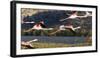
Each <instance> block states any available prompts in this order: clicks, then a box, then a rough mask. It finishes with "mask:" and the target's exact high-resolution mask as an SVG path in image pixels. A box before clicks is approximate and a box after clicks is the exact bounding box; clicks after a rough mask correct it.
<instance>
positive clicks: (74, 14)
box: [60, 11, 92, 21]
mask: <svg viewBox="0 0 100 58" xmlns="http://www.w3.org/2000/svg"><path fill="white" fill-rule="evenodd" d="M88 16H92V14H90V13H89V12H88V11H87V12H86V14H85V15H84V16H78V15H77V12H74V13H73V14H72V15H70V16H69V17H68V18H65V19H61V20H60V21H64V20H67V19H75V18H86V17H88Z"/></svg>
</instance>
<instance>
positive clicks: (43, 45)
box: [22, 42, 92, 49]
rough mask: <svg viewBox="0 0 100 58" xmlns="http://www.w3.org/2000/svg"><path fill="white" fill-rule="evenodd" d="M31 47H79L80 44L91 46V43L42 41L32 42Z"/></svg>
mask: <svg viewBox="0 0 100 58" xmlns="http://www.w3.org/2000/svg"><path fill="white" fill-rule="evenodd" d="M32 45H33V49H37V48H58V47H60V48H62V47H81V46H91V45H92V44H91V43H79V44H63V43H43V42H33V43H32ZM22 49H29V48H27V47H23V46H22Z"/></svg>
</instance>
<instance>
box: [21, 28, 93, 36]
mask: <svg viewBox="0 0 100 58" xmlns="http://www.w3.org/2000/svg"><path fill="white" fill-rule="evenodd" d="M56 31H57V29H54V30H34V31H30V32H23V31H22V32H21V34H22V35H23V36H28V35H29V36H92V31H91V30H89V31H86V30H84V29H83V30H78V31H77V30H76V33H73V32H71V31H70V30H61V31H58V32H56ZM53 32H56V33H54V34H52V33H53Z"/></svg>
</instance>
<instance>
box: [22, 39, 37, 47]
mask: <svg viewBox="0 0 100 58" xmlns="http://www.w3.org/2000/svg"><path fill="white" fill-rule="evenodd" d="M36 41H38V39H34V40H30V41H27V42H25V41H22V42H21V45H22V46H25V47H28V48H33V45H32V44H31V43H32V42H36Z"/></svg>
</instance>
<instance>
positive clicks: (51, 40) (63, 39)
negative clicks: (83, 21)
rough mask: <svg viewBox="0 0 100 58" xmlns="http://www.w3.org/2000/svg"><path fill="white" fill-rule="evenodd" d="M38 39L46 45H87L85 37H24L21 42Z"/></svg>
mask: <svg viewBox="0 0 100 58" xmlns="http://www.w3.org/2000/svg"><path fill="white" fill-rule="evenodd" d="M34 39H38V42H45V43H65V44H78V43H85V41H86V38H85V37H46V36H42V37H41V36H22V37H21V41H29V40H34Z"/></svg>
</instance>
